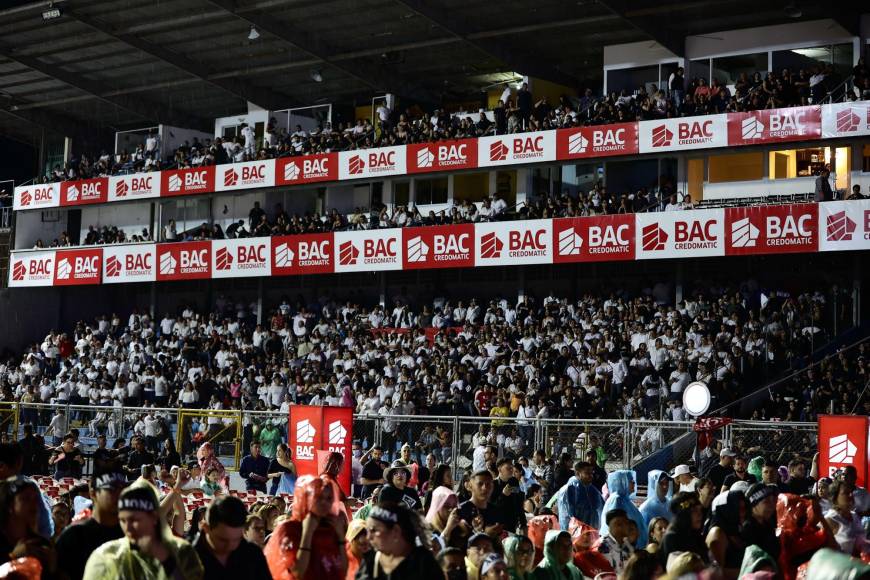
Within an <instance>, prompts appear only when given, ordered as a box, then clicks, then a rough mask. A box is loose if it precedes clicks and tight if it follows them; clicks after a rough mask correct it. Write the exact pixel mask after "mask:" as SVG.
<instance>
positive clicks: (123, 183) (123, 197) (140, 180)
mask: <svg viewBox="0 0 870 580" xmlns="http://www.w3.org/2000/svg"><path fill="white" fill-rule="evenodd" d="M160 183H161V180H160V173H158V172H157V171H153V172H151V173H133V174H130V175H113V176H112V177H110V178H109V196H108V201H110V202H112V201H133V200H138V199H150V198H152V197H160Z"/></svg>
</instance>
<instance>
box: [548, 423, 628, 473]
mask: <svg viewBox="0 0 870 580" xmlns="http://www.w3.org/2000/svg"><path fill="white" fill-rule="evenodd" d="M627 430H629V422H628V421H607V420H601V419H588V420H574V419H541V420H539V427H538V434H539V438H538V440H539V448H541V449H543V450H544V451H545V452H546V453H547V455H548V456H553V457H556V456H558V455H560V454H562V453H568V454H570V455H571V457H573V458H574V459H584V458H585V455H586V452H587V451H589V450H590V449H597V448H598V447H601V448H602V449H604V453H605V456H606V459H605V466H606V468H607V469H608V470H611V469H622V468H624V467H628V455H627V453H626V450H627V443H626V434H627ZM598 461H599V462H600V461H601V460H600V459H598Z"/></svg>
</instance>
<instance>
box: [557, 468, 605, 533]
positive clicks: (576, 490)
mask: <svg viewBox="0 0 870 580" xmlns="http://www.w3.org/2000/svg"><path fill="white" fill-rule="evenodd" d="M558 506H559V527H560V528H562V529H563V530H567V529H568V525H569V524H570V523H571V518H577V519H578V520H580V521H581V522H583V523H584V524H589V525H590V526H592V527H594V528H598V527H599V526H600V525H601V510H602V509H604V498H603V497H601V492H600V491H598V490H597V489H596V488H595V486H594V485H592V484H591V483H590V484H588V485H585V484H583V483H582V482H581V481H580V480H579V479H578V478H577V476H572V477H571V479H569V480H568V483H567V484H566V485H565V487H564V488H563V490H562V491H561V493H560V495H559V500H558Z"/></svg>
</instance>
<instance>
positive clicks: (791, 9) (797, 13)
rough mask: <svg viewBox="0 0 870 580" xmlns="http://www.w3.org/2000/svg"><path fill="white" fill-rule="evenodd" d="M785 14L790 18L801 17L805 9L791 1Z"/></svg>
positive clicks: (786, 7)
mask: <svg viewBox="0 0 870 580" xmlns="http://www.w3.org/2000/svg"><path fill="white" fill-rule="evenodd" d="M785 15H786V16H788V17H789V18H800V17H801V16H803V15H804V13H803V10H801V9H800V8H798V7H797V4H796V3H795V2H789V3H788V4H786V6H785Z"/></svg>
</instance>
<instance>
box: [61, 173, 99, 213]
mask: <svg viewBox="0 0 870 580" xmlns="http://www.w3.org/2000/svg"><path fill="white" fill-rule="evenodd" d="M108 199H109V178H108V177H98V178H96V179H82V180H80V181H62V182H61V184H60V205H61V206H63V207H66V206H70V205H88V204H92V203H106V201H108Z"/></svg>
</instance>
